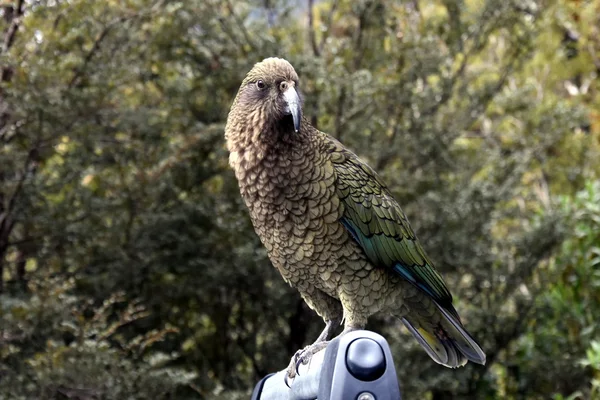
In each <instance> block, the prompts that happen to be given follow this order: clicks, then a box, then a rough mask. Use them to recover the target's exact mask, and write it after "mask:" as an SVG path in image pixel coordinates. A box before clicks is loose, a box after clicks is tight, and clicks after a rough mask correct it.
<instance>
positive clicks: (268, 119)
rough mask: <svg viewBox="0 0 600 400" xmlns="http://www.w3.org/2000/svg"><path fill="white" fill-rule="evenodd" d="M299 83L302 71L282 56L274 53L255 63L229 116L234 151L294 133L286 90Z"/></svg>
mask: <svg viewBox="0 0 600 400" xmlns="http://www.w3.org/2000/svg"><path fill="white" fill-rule="evenodd" d="M289 87H293V88H296V89H297V87H298V74H297V73H296V71H295V70H294V67H292V65H291V64H290V63H289V62H287V61H286V60H284V59H282V58H276V57H271V58H267V59H264V60H263V61H261V62H259V63H257V64H255V65H254V67H253V68H252V70H250V72H248V74H247V75H246V78H245V79H244V80H243V82H242V85H241V86H240V89H239V91H238V93H237V96H236V97H235V100H234V101H233V104H232V106H231V111H230V112H229V116H228V118H227V126H226V127H225V137H226V139H227V144H228V147H229V150H230V151H233V150H239V149H241V148H245V147H247V146H248V145H250V144H251V143H256V142H257V141H262V142H264V143H265V144H266V143H268V142H275V141H277V140H278V139H280V136H281V135H283V134H288V133H289V134H290V135H291V134H292V133H293V129H294V127H293V123H292V118H291V116H290V115H286V114H285V112H284V108H285V101H284V98H283V93H284V92H285V90H286V89H287V88H289Z"/></svg>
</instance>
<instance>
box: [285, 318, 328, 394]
mask: <svg viewBox="0 0 600 400" xmlns="http://www.w3.org/2000/svg"><path fill="white" fill-rule="evenodd" d="M339 324H340V320H339V319H330V320H327V321H325V329H323V332H321V334H320V335H319V337H318V338H317V340H315V341H314V343H313V344H311V345H308V346H306V347H305V348H303V349H300V350H298V351H297V352H296V353H295V354H294V356H293V357H292V359H291V361H290V364H289V366H288V368H287V376H286V384H287V380H288V379H293V378H294V377H295V376H296V375H297V374H298V367H299V366H300V364H308V362H309V361H310V359H311V358H312V356H313V355H315V354H316V353H318V352H319V351H321V350H323V349H324V348H325V347H327V345H328V344H329V339H330V338H331V337H332V336H333V332H334V330H335V328H336V327H337V326H338V325H339ZM288 386H289V385H288Z"/></svg>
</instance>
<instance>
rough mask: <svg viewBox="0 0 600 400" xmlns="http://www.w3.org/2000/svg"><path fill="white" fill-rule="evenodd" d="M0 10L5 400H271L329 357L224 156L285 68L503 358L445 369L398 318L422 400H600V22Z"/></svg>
mask: <svg viewBox="0 0 600 400" xmlns="http://www.w3.org/2000/svg"><path fill="white" fill-rule="evenodd" d="M0 7H1V8H0V13H1V14H2V17H3V19H2V22H1V24H2V25H1V26H0V29H2V35H3V36H2V47H1V48H0V60H1V62H0V69H1V77H2V78H1V86H0V143H1V146H0V293H1V294H0V301H1V306H0V398H23V399H26V398H40V399H44V398H57V397H58V398H60V396H63V397H71V398H125V397H127V398H139V399H144V398H215V397H218V398H247V393H248V390H249V388H250V387H251V386H252V385H253V384H254V382H255V381H256V380H257V379H258V378H259V377H261V376H263V375H265V374H266V373H268V372H270V371H275V370H278V369H281V368H283V367H284V366H285V365H286V364H287V361H288V360H289V357H290V355H291V354H292V353H293V352H294V351H295V350H296V349H297V348H299V347H301V346H302V345H304V344H305V340H306V338H307V337H312V336H313V335H316V333H317V332H316V331H317V330H318V329H320V327H321V323H320V322H319V320H318V318H315V316H314V315H313V314H312V313H311V312H310V311H309V310H307V309H306V307H305V306H304V305H303V303H302V301H301V300H300V299H299V297H298V295H297V294H296V293H295V291H294V290H291V289H290V288H288V287H287V286H286V285H285V284H284V283H283V281H282V280H281V278H280V277H279V276H278V274H277V273H276V272H274V271H273V269H272V267H271V266H270V263H269V262H268V260H267V259H266V257H265V253H264V251H263V249H262V247H261V246H260V243H259V242H258V239H257V238H256V236H255V235H254V233H253V232H252V228H251V225H250V223H249V220H248V218H247V213H246V212H245V210H244V209H243V206H242V203H241V200H240V198H239V194H238V190H237V187H236V184H235V180H234V179H233V177H232V175H231V173H230V171H229V169H228V167H227V154H226V151H225V150H224V148H223V140H222V134H223V123H224V121H225V118H226V116H227V112H228V110H229V106H230V103H231V100H232V97H233V95H234V94H235V92H236V91H237V88H238V86H239V84H240V82H241V80H242V79H243V76H244V74H245V73H246V72H247V71H248V70H249V69H250V67H251V66H252V65H253V63H254V62H256V61H259V60H261V59H262V58H264V57H267V56H272V55H277V56H281V57H285V58H287V59H289V60H290V61H291V62H292V63H293V64H294V65H295V66H296V68H297V70H298V72H299V73H300V76H301V79H302V81H301V90H302V92H303V93H304V96H305V101H306V104H305V112H306V113H307V116H308V117H309V118H311V120H312V121H313V123H314V124H316V125H317V126H318V127H319V128H320V129H322V130H324V131H326V132H329V133H331V134H333V135H335V136H337V137H338V138H340V140H342V141H344V143H346V144H347V145H348V146H349V147H350V148H353V149H355V150H356V151H357V152H358V153H359V154H360V155H361V156H362V157H364V158H366V159H367V160H369V162H370V163H371V164H372V165H373V166H374V167H375V168H377V169H378V170H379V171H381V174H382V175H383V178H384V179H385V181H386V182H387V183H388V185H389V186H390V188H391V189H392V190H393V191H394V194H395V196H396V197H397V198H398V200H399V201H400V202H401V204H403V206H404V209H405V211H406V212H407V213H408V214H409V218H410V220H411V221H412V223H413V225H414V227H415V229H416V231H417V232H419V235H420V237H421V240H422V242H423V243H424V245H425V247H426V248H427V250H428V252H429V253H430V255H431V257H432V258H433V259H434V260H435V261H436V262H437V264H438V266H439V269H440V270H441V271H442V272H443V274H444V276H445V277H446V280H447V281H448V284H449V286H450V287H451V288H452V290H453V292H454V293H455V294H456V296H457V298H458V299H459V303H458V305H457V307H458V309H459V310H460V312H461V315H464V319H465V320H466V323H467V325H468V327H469V330H470V331H472V333H473V335H474V336H475V337H477V338H478V339H479V340H480V341H481V342H482V343H481V344H482V346H483V347H484V349H485V350H486V351H487V353H488V360H489V361H488V364H487V366H486V367H485V368H480V367H476V366H468V367H467V368H464V369H460V370H455V371H450V370H446V369H444V368H443V367H439V366H437V365H435V364H433V363H432V362H431V361H430V360H429V358H428V357H427V355H426V354H425V353H423V352H422V350H420V349H419V348H418V346H417V345H416V343H415V342H414V341H413V340H410V339H409V336H408V334H407V332H405V331H404V329H403V328H401V324H399V323H398V321H395V320H382V319H374V320H373V321H371V325H370V327H371V328H372V329H375V330H378V331H380V332H382V333H383V334H385V335H386V336H387V337H388V338H389V340H390V342H391V343H392V344H393V346H394V350H395V357H396V360H397V363H398V373H399V376H400V379H401V381H402V384H403V388H404V393H405V397H406V398H407V399H411V398H430V399H448V398H456V399H458V398H465V399H466V398H515V399H516V398H527V399H541V398H551V397H554V398H557V399H558V398H567V397H568V396H571V397H570V398H588V397H590V396H593V395H594V394H593V393H596V395H597V393H598V392H597V390H598V384H597V379H598V375H597V374H598V367H597V365H598V364H597V353H598V351H597V345H594V344H593V343H594V342H592V340H593V339H596V341H597V340H598V332H597V327H596V324H595V322H594V319H593V317H592V316H594V315H599V313H600V306H599V304H600V302H599V301H598V299H595V298H594V296H596V295H595V291H594V290H595V289H594V288H596V286H595V283H594V282H596V280H594V279H592V278H593V277H594V276H595V274H596V272H597V271H596V269H597V265H596V264H597V263H596V262H595V261H594V260H595V258H594V257H595V254H596V253H594V251H595V250H594V249H595V247H594V246H595V243H597V240H596V239H597V238H596V236H597V232H598V230H597V229H596V228H595V225H593V223H595V222H593V221H596V219H595V216H594V215H595V214H594V213H596V211H597V210H596V208H595V207H596V206H595V204H598V203H597V201H596V200H594V199H596V197H597V195H598V188H597V184H596V183H594V182H597V181H598V174H599V173H600V162H599V161H598V160H600V157H599V156H600V155H599V146H600V140H599V139H600V123H599V121H600V116H599V114H598V107H599V106H600V103H599V102H600V97H599V96H598V74H599V72H600V70H599V63H598V54H600V36H599V34H600V33H599V31H598V26H599V25H598V22H599V21H598V15H600V13H599V12H598V11H600V1H598V0H592V1H586V2H582V1H572V0H557V1H554V2H548V1H545V0H531V1H527V2H523V1H517V0H510V1H501V0H440V1H433V2H426V1H416V0H415V1H405V2H395V1H391V0H369V1H347V0H332V1H312V0H308V1H307V2H300V1H295V2H287V1H283V0H270V1H258V0H248V1H237V2H233V1H228V0H226V1H218V0H190V1H187V2H173V1H169V2H167V1H161V0H126V1H119V2H115V1H105V2H97V1H96V2H95V1H90V0H73V1H55V0H53V1H46V0H36V1H29V0H12V1H5V2H4V3H3V5H2V6H0ZM594 196H595V197H594ZM596 222H597V221H596ZM596 297H597V296H596ZM309 330H310V332H308V331H309ZM594 357H596V358H594ZM593 379H596V381H593ZM593 382H596V383H595V385H596V386H593V385H594V383H593ZM593 390H595V392H593Z"/></svg>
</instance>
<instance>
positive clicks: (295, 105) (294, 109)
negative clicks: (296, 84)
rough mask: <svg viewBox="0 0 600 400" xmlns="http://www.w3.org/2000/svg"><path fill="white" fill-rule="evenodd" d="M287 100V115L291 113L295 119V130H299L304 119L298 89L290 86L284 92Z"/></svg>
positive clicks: (285, 110)
mask: <svg viewBox="0 0 600 400" xmlns="http://www.w3.org/2000/svg"><path fill="white" fill-rule="evenodd" d="M283 98H284V100H285V109H284V112H285V115H291V116H292V118H293V120H294V130H295V131H296V132H298V131H299V130H300V120H301V119H302V109H301V108H300V97H298V93H297V92H296V89H294V88H293V87H290V88H289V89H288V90H286V91H285V92H284V93H283Z"/></svg>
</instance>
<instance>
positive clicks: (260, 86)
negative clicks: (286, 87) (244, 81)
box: [256, 80, 267, 90]
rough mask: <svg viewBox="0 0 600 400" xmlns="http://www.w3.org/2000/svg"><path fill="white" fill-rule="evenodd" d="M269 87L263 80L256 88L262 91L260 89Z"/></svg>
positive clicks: (257, 83)
mask: <svg viewBox="0 0 600 400" xmlns="http://www.w3.org/2000/svg"><path fill="white" fill-rule="evenodd" d="M266 86H267V85H266V84H265V82H264V81H262V80H258V81H256V87H257V88H258V89H259V90H260V89H264V88H265V87H266Z"/></svg>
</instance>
